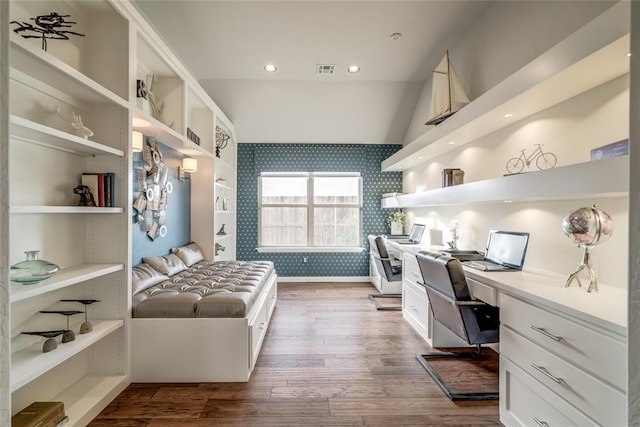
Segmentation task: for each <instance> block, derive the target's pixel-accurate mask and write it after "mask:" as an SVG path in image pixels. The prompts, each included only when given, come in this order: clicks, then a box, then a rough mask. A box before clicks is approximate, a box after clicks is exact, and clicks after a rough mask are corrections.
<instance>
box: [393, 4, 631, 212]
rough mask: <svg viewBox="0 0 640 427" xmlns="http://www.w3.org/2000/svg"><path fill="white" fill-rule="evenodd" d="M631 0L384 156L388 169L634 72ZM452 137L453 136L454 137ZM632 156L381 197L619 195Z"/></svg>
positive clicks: (401, 200) (463, 199) (462, 200)
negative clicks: (507, 117)
mask: <svg viewBox="0 0 640 427" xmlns="http://www.w3.org/2000/svg"><path fill="white" fill-rule="evenodd" d="M628 16H629V4H628V3H624V2H620V3H619V4H616V5H615V6H613V7H611V8H610V9H609V10H607V11H605V12H604V13H603V14H602V15H600V16H599V17H597V18H596V19H595V20H593V21H592V22H590V23H588V24H587V25H585V26H584V27H582V28H581V29H579V30H578V31H576V32H575V33H573V34H572V35H570V36H569V37H567V38H566V39H564V40H563V41H561V42H560V43H558V44H557V45H555V46H553V47H552V48H551V49H549V50H548V51H546V52H544V53H543V54H541V55H540V56H539V57H537V58H536V59H534V60H533V61H531V62H530V63H528V64H527V65H525V66H524V67H522V68H521V69H520V70H518V71H516V72H515V73H513V74H512V75H511V76H509V77H508V78H506V79H505V80H503V81H502V82H500V83H499V84H497V85H496V86H494V87H493V88H491V89H490V90H488V91H487V92H485V93H484V94H482V95H481V96H479V97H478V98H477V99H475V100H473V101H472V102H471V103H470V104H468V105H466V106H465V107H464V108H462V109H461V110H460V111H458V112H457V113H456V114H455V115H453V116H452V117H450V118H449V119H447V120H445V121H444V122H443V123H441V124H440V125H438V126H433V127H430V129H429V130H428V131H427V132H425V133H424V134H422V135H421V136H420V137H418V138H416V139H415V140H414V141H412V142H410V143H409V144H407V145H406V146H405V147H403V148H402V149H401V150H399V151H398V152H396V153H395V154H393V155H392V156H391V157H389V158H387V159H386V160H384V161H383V162H382V170H383V171H399V170H407V169H409V168H412V167H415V166H417V165H421V164H428V163H429V162H430V161H432V160H434V159H437V158H438V157H440V156H443V155H445V154H447V153H449V152H451V151H453V150H458V149H459V148H460V147H461V146H464V145H465V144H469V143H472V142H475V141H477V140H479V139H480V138H482V137H484V136H486V135H489V134H491V133H493V132H496V131H498V130H500V129H502V128H504V127H506V126H511V125H513V122H512V121H509V120H505V119H504V115H505V114H506V113H510V114H513V115H514V116H515V117H518V119H519V120H522V119H525V118H526V117H529V116H531V115H533V114H535V113H537V112H540V111H542V110H545V109H547V108H549V107H552V106H554V105H557V104H559V103H561V102H563V101H565V100H567V99H569V98H572V97H574V96H576V95H579V94H581V93H584V92H586V91H588V90H591V89H593V88H595V87H596V86H599V85H602V84H604V83H606V82H608V81H611V80H613V79H614V78H616V77H619V76H621V75H624V74H625V73H628V72H629V58H628V56H627V53H628V52H629V40H630V36H629V19H628ZM451 142H455V144H452V143H451ZM628 171H629V166H628V159H627V158H626V157H625V158H622V159H608V160H600V161H594V162H588V163H583V164H574V165H569V166H564V167H558V168H555V169H552V170H544V171H538V172H530V173H525V174H520V175H512V176H504V177H503V176H500V177H497V178H494V179H488V180H483V181H477V182H471V183H468V184H463V185H457V186H452V187H447V188H440V189H434V190H427V191H422V192H418V193H412V194H406V195H401V196H398V197H393V198H387V199H383V200H382V206H383V207H389V208H395V207H397V208H405V207H406V208H412V207H422V206H446V205H468V204H478V203H494V202H503V201H514V202H516V201H532V200H560V199H575V198H585V197H587V198H589V197H618V196H625V195H626V194H627V192H628V188H627V187H628Z"/></svg>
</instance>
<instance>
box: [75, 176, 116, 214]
mask: <svg viewBox="0 0 640 427" xmlns="http://www.w3.org/2000/svg"><path fill="white" fill-rule="evenodd" d="M82 185H86V186H87V187H89V188H90V189H91V194H92V195H93V200H94V201H95V202H96V206H98V207H101V208H112V207H115V204H114V203H115V202H114V200H115V194H114V189H115V175H114V173H113V172H106V173H83V174H82Z"/></svg>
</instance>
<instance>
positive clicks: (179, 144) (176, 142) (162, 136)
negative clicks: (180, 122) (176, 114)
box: [133, 109, 214, 158]
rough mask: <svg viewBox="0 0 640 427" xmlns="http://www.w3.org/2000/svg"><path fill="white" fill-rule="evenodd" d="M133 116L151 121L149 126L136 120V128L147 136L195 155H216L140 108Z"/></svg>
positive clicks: (138, 119)
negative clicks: (139, 123) (142, 124)
mask: <svg viewBox="0 0 640 427" xmlns="http://www.w3.org/2000/svg"><path fill="white" fill-rule="evenodd" d="M133 117H134V119H137V121H140V122H147V123H149V125H148V126H141V125H138V124H136V120H134V126H133V128H134V130H137V131H139V132H142V133H143V134H144V135H146V136H152V137H154V138H155V139H156V140H157V141H158V142H160V143H162V144H164V145H167V146H169V147H171V148H173V149H174V150H176V151H179V152H181V153H183V154H186V155H188V156H193V157H198V156H201V157H209V158H213V157H214V155H213V153H211V152H209V151H207V150H205V149H204V148H202V147H201V146H199V145H197V144H195V143H193V142H191V141H189V140H188V139H187V138H186V137H185V136H182V135H180V133H178V132H177V131H175V130H174V129H171V128H170V127H169V126H167V125H165V124H164V123H162V122H161V121H159V120H156V119H155V118H153V117H151V116H150V115H149V114H146V113H144V112H142V111H140V110H139V109H136V110H135V111H134V113H133Z"/></svg>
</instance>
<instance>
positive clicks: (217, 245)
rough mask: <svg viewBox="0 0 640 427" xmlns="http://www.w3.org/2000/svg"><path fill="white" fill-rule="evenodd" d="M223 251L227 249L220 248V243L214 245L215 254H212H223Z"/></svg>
mask: <svg viewBox="0 0 640 427" xmlns="http://www.w3.org/2000/svg"><path fill="white" fill-rule="evenodd" d="M225 249H227V248H225V247H224V246H222V245H221V244H220V243H216V245H215V253H214V255H220V252H224V251H225Z"/></svg>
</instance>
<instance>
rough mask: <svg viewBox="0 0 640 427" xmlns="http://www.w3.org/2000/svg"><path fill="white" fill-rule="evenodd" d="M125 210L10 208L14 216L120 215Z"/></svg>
mask: <svg viewBox="0 0 640 427" xmlns="http://www.w3.org/2000/svg"><path fill="white" fill-rule="evenodd" d="M122 212H124V209H123V208H99V207H96V206H39V205H14V206H11V207H10V213H12V214H36V213H51V214H119V213H122Z"/></svg>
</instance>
